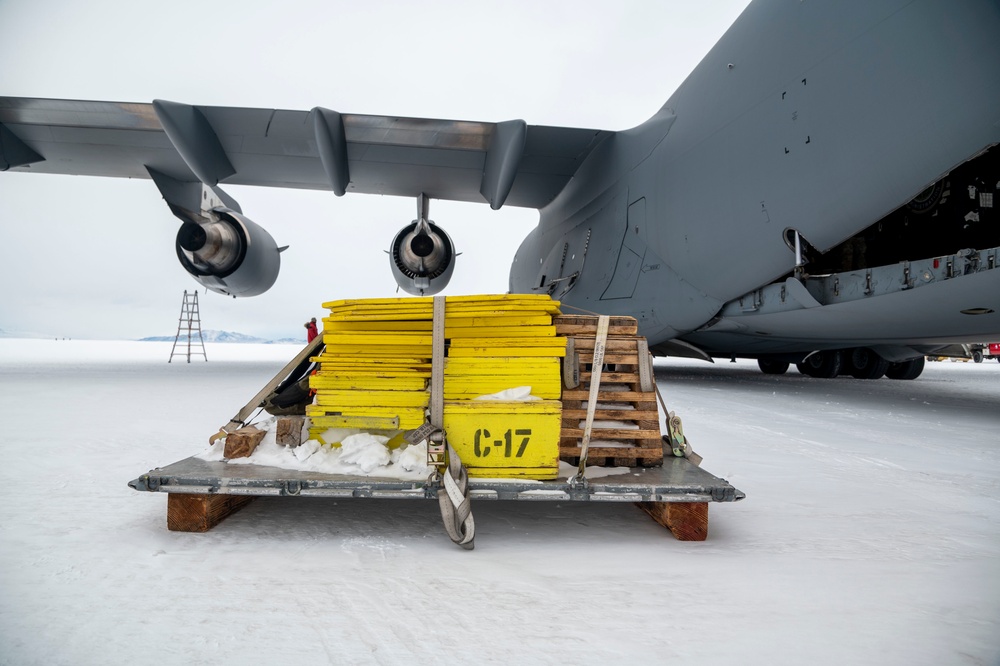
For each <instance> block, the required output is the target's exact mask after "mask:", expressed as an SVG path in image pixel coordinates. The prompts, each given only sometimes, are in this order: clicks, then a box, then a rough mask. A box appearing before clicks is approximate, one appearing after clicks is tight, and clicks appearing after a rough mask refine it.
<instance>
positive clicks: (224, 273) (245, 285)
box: [175, 208, 284, 297]
mask: <svg viewBox="0 0 1000 666" xmlns="http://www.w3.org/2000/svg"><path fill="white" fill-rule="evenodd" d="M209 215H210V218H209V219H208V220H207V221H203V222H192V221H191V220H190V219H185V220H184V222H183V224H181V228H180V229H179V230H178V232H177V242H176V244H175V245H176V249H177V258H178V259H179V260H180V262H181V266H183V267H184V270H186V271H187V272H188V273H190V274H191V276H192V277H193V278H194V279H195V280H197V281H198V282H199V283H200V284H202V285H203V286H205V287H207V288H208V289H211V290H212V291H215V292H218V293H220V294H225V295H227V296H234V297H235V296H257V295H259V294H263V293H264V292H265V291H267V290H268V289H270V288H271V285H273V284H274V281H275V280H276V279H277V278H278V269H279V268H280V266H281V255H280V252H281V250H279V249H278V246H277V244H276V243H275V242H274V239H273V238H271V234H269V233H267V231H265V230H264V229H263V228H262V227H260V226H258V225H257V224H256V223H254V222H253V221H252V220H250V219H249V218H247V217H244V216H243V215H242V214H240V213H237V212H236V211H234V210H230V209H228V208H214V209H212V211H211V212H210V213H209ZM282 249H284V248H282Z"/></svg>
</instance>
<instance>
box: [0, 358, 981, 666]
mask: <svg viewBox="0 0 1000 666" xmlns="http://www.w3.org/2000/svg"><path fill="white" fill-rule="evenodd" d="M207 348H208V358H209V362H207V363H206V362H204V361H201V360H192V362H191V363H190V364H187V363H183V362H182V363H178V362H177V359H175V360H174V362H173V363H171V364H167V362H166V360H167V357H168V355H169V351H170V343H158V342H144V343H139V342H94V341H53V340H17V339H4V340H0V418H2V423H3V425H4V427H3V429H2V430H0V433H2V434H0V452H2V455H3V464H2V465H0V501H2V502H3V508H4V510H3V518H2V519H0V664H102V665H103V664H115V663H133V662H135V661H137V660H141V661H151V662H152V663H156V664H200V663H246V664H264V663H267V664H283V663H309V664H320V663H344V664H360V663H372V664H400V663H408V664H429V663H434V664H466V663H496V664H508V663H519V664H534V663H537V664H548V663H584V664H602V665H607V664H615V663H631V664H663V663H671V664H699V665H701V664H708V663H726V664H750V665H753V664H809V665H810V666H813V665H816V664H880V665H882V664H900V665H902V664H905V665H907V666H910V665H913V664H949V665H951V664H969V665H973V664H989V665H995V664H998V663H1000V497H998V490H1000V364H998V363H996V362H984V363H982V364H979V365H975V364H972V363H950V362H943V363H929V364H928V365H927V369H926V370H925V372H924V374H923V375H922V376H921V377H920V378H919V379H917V380H915V381H910V382H906V381H890V380H878V381H861V380H854V379H849V378H839V379H835V380H816V379H810V378H807V377H803V376H801V375H799V374H797V373H796V372H795V370H794V369H793V370H791V371H790V372H789V373H788V374H787V375H785V376H781V377H774V376H768V375H763V374H761V373H760V372H759V371H758V370H757V368H756V364H754V363H753V362H742V361H741V362H739V363H735V364H730V363H718V364H715V365H709V364H705V363H700V362H696V361H686V360H676V359H671V360H657V361H656V368H655V369H656V378H657V383H658V384H659V387H660V389H661V391H662V392H663V394H664V398H665V399H666V402H667V406H668V407H669V408H670V409H671V410H674V411H676V412H677V413H678V414H679V415H681V416H682V417H683V419H684V432H685V434H686V435H688V437H689V438H690V440H691V443H692V445H693V447H694V449H695V451H697V452H698V453H699V454H701V455H702V456H704V457H705V461H704V463H703V467H704V468H705V469H707V470H708V471H709V472H711V473H713V474H715V475H717V476H721V477H723V478H726V479H728V480H729V481H730V482H731V483H732V484H733V485H734V486H736V487H737V488H739V489H740V490H742V491H744V492H745V493H746V494H747V499H745V500H744V501H742V502H739V503H736V504H713V505H711V508H710V516H711V517H710V520H709V537H708V540H707V541H705V542H702V543H691V542H687V543H685V542H679V541H676V540H674V539H673V537H671V536H670V534H669V532H668V531H666V530H664V529H663V528H661V527H660V526H658V525H656V524H655V523H653V522H652V521H651V520H649V518H648V517H647V516H646V515H645V514H644V513H643V512H641V511H639V510H638V509H636V508H635V507H634V506H632V505H631V504H629V503H606V502H592V503H568V502H554V501H551V500H546V499H545V496H544V495H540V496H539V498H538V501H521V502H504V501H499V502H498V501H492V500H485V499H481V500H474V501H473V511H474V514H475V519H476V526H477V533H476V548H475V550H473V551H464V550H461V549H459V548H457V547H456V546H454V544H452V543H451V541H450V540H449V539H448V538H447V537H446V536H445V534H444V530H443V529H442V527H441V525H440V518H439V515H438V509H437V505H436V502H433V501H424V500H420V499H414V500H409V501H407V500H376V499H356V500H332V499H317V498H291V497H289V498H280V497H274V498H262V499H258V500H257V501H255V502H253V503H252V504H250V505H249V506H247V507H246V508H244V509H243V510H242V511H240V512H239V513H237V514H235V515H233V516H231V517H230V518H228V519H226V520H225V521H224V522H223V523H222V524H220V525H219V526H218V527H216V528H214V529H213V530H212V531H210V532H208V533H205V534H188V533H174V532H169V531H168V530H167V529H166V525H165V513H166V495H164V494H158V493H139V492H135V491H133V490H131V489H130V488H128V487H127V485H126V484H127V482H128V481H130V480H132V479H135V478H136V477H138V476H140V475H141V474H143V473H145V472H146V471H147V470H149V469H151V468H153V467H157V466H162V465H166V464H169V463H172V462H174V461H176V460H179V459H181V458H186V457H188V456H190V455H194V454H196V453H198V452H200V451H204V450H205V449H206V448H207V447H208V437H209V436H210V435H212V434H214V433H215V432H217V431H218V428H219V427H220V426H221V425H223V424H225V423H226V422H228V420H229V419H230V417H232V416H233V415H234V414H235V413H236V411H237V410H238V409H239V408H240V407H242V405H243V403H245V402H246V401H247V400H248V399H249V398H250V397H251V396H252V395H253V394H254V393H256V391H257V390H258V389H259V388H260V387H261V386H262V385H263V384H264V383H265V382H266V381H267V380H268V379H270V378H271V376H272V375H273V374H274V373H275V372H277V370H278V369H279V368H281V366H283V365H284V364H285V362H287V360H288V359H290V358H291V357H292V356H294V354H295V353H296V352H297V351H298V348H296V347H293V346H282V345H253V344H249V345H221V344H219V345H215V344H211V343H210V344H209V345H207ZM367 448H368V447H367V446H361V447H360V449H367ZM316 453H317V452H316V451H314V452H313V453H312V454H311V455H316ZM390 455H391V454H390ZM360 462H364V461H360ZM352 464H356V463H352Z"/></svg>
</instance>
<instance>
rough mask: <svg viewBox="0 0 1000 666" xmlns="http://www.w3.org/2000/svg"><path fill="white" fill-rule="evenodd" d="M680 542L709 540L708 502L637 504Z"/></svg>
mask: <svg viewBox="0 0 1000 666" xmlns="http://www.w3.org/2000/svg"><path fill="white" fill-rule="evenodd" d="M635 505H636V506H637V507H639V508H640V509H642V510H643V511H645V512H646V513H648V514H649V515H650V517H651V518H652V519H653V520H655V521H656V522H657V523H659V524H660V525H662V526H664V527H666V528H667V529H668V530H670V532H671V534H673V535H674V536H675V537H677V539H678V540H679V541H704V540H705V539H706V538H708V502H636V503H635Z"/></svg>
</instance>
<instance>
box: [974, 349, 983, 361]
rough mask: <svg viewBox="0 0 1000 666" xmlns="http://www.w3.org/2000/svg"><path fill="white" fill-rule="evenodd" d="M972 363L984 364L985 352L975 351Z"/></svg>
mask: <svg viewBox="0 0 1000 666" xmlns="http://www.w3.org/2000/svg"><path fill="white" fill-rule="evenodd" d="M972 362H973V363H982V362H983V352H981V351H974V352H972Z"/></svg>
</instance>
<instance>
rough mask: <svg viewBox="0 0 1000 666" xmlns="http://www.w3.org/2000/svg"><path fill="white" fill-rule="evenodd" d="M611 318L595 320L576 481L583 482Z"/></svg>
mask: <svg viewBox="0 0 1000 666" xmlns="http://www.w3.org/2000/svg"><path fill="white" fill-rule="evenodd" d="M610 322H611V317H609V316H608V315H601V316H600V317H598V318H597V338H596V339H595V340H594V359H593V363H592V364H591V371H590V394H589V395H588V397H587V421H586V423H585V424H584V427H583V439H582V440H581V442H580V468H579V469H578V470H577V473H576V480H583V478H584V470H585V468H586V467H587V450H588V449H589V448H590V436H591V433H592V432H593V429H594V412H596V411H597V395H598V393H600V389H601V370H602V369H603V368H604V352H605V349H606V348H607V345H608V324H609V323H610Z"/></svg>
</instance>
